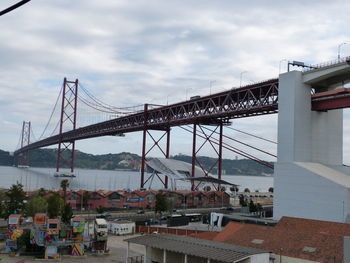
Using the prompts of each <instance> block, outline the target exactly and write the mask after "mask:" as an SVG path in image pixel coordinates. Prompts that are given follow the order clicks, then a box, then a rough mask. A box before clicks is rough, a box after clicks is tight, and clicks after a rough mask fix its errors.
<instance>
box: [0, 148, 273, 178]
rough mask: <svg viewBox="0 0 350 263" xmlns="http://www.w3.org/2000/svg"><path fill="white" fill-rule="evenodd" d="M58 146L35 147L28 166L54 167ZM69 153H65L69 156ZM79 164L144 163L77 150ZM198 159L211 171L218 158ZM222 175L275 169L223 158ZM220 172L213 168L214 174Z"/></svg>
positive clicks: (8, 161) (129, 156)
mask: <svg viewBox="0 0 350 263" xmlns="http://www.w3.org/2000/svg"><path fill="white" fill-rule="evenodd" d="M56 152H57V150H56V149H36V150H32V151H30V152H29V165H30V166H32V167H55V166H56ZM68 154H70V153H69V152H66V155H65V156H66V157H68ZM75 157H76V161H75V163H76V167H77V168H85V169H102V170H114V169H138V167H139V164H140V162H141V157H140V156H138V155H136V154H133V153H128V152H122V153H117V154H111V153H109V154H101V155H93V154H88V153H83V152H80V151H76V155H75ZM171 158H173V159H175V160H180V161H184V162H187V163H192V157H191V156H188V155H175V156H172V157H171ZM197 159H198V160H199V162H200V163H201V165H202V166H203V168H204V169H206V170H208V169H210V167H211V166H212V165H213V164H214V163H215V162H216V159H214V158H211V157H206V156H198V157H197ZM13 164H14V159H13V156H11V155H10V154H9V152H5V151H2V150H0V165H5V166H12V165H13ZM222 167H223V170H224V172H223V174H238V175H261V174H264V173H265V174H271V173H272V172H273V170H272V169H270V168H268V167H265V166H262V165H260V164H258V163H256V162H254V161H252V160H248V159H240V160H230V159H223V160H222ZM216 172H217V171H216V169H213V170H212V171H211V173H213V174H215V173H216Z"/></svg>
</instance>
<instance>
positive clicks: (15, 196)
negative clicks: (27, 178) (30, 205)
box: [4, 182, 26, 218]
mask: <svg viewBox="0 0 350 263" xmlns="http://www.w3.org/2000/svg"><path fill="white" fill-rule="evenodd" d="M6 196H7V198H8V201H7V203H6V205H5V211H4V212H5V214H4V215H5V218H8V217H9V215H11V214H13V213H20V212H22V210H23V207H24V200H25V198H26V194H25V192H24V190H23V185H22V184H20V183H18V182H17V184H13V185H12V186H11V188H10V190H9V191H7V192H6Z"/></svg>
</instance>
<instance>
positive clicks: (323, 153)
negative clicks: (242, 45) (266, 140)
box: [274, 61, 350, 222]
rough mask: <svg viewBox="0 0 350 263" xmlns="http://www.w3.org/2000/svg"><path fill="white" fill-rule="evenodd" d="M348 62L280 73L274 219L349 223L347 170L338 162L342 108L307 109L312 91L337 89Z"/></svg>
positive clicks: (347, 77) (348, 71) (348, 73)
mask: <svg viewBox="0 0 350 263" xmlns="http://www.w3.org/2000/svg"><path fill="white" fill-rule="evenodd" d="M349 81H350V63H349V62H345V61H344V62H342V63H336V64H334V65H328V66H326V67H323V68H319V69H314V70H310V71H306V72H300V71H291V72H287V73H284V74H281V75H280V78H279V99H278V110H279V113H278V149H277V155H278V156H277V163H276V164H275V170H274V173H275V174H274V218H275V219H277V220H279V219H280V218H281V217H282V216H291V217H302V218H308V219H317V220H326V221H335V222H350V169H349V167H348V166H344V165H343V110H342V109H335V110H321V111H316V110H315V109H313V106H312V102H311V97H312V94H313V93H316V94H317V93H320V92H328V93H330V92H331V91H332V90H334V89H338V88H342V86H343V84H344V83H348V82H349Z"/></svg>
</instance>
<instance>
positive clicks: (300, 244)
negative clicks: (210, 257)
mask: <svg viewBox="0 0 350 263" xmlns="http://www.w3.org/2000/svg"><path fill="white" fill-rule="evenodd" d="M193 236H194V237H198V238H203V239H207V240H208V239H209V240H213V241H220V242H225V243H229V244H233V245H240V246H249V247H253V248H260V249H265V250H268V251H272V252H274V253H275V254H278V255H279V254H282V255H284V256H289V257H294V258H300V259H305V260H312V261H317V262H332V263H342V262H343V238H344V236H350V224H347V223H335V222H328V221H320V220H311V219H303V218H292V217H283V218H282V219H281V220H280V221H279V222H278V224H277V225H276V226H274V227H272V226H260V225H251V224H243V223H237V222H230V223H229V224H228V225H227V226H226V227H225V228H224V229H223V230H222V231H221V232H220V233H218V234H213V233H208V234H204V233H201V234H197V235H193Z"/></svg>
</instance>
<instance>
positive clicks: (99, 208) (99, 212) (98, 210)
mask: <svg viewBox="0 0 350 263" xmlns="http://www.w3.org/2000/svg"><path fill="white" fill-rule="evenodd" d="M104 211H105V208H104V207H103V206H99V207H96V212H97V213H98V214H102V213H104Z"/></svg>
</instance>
